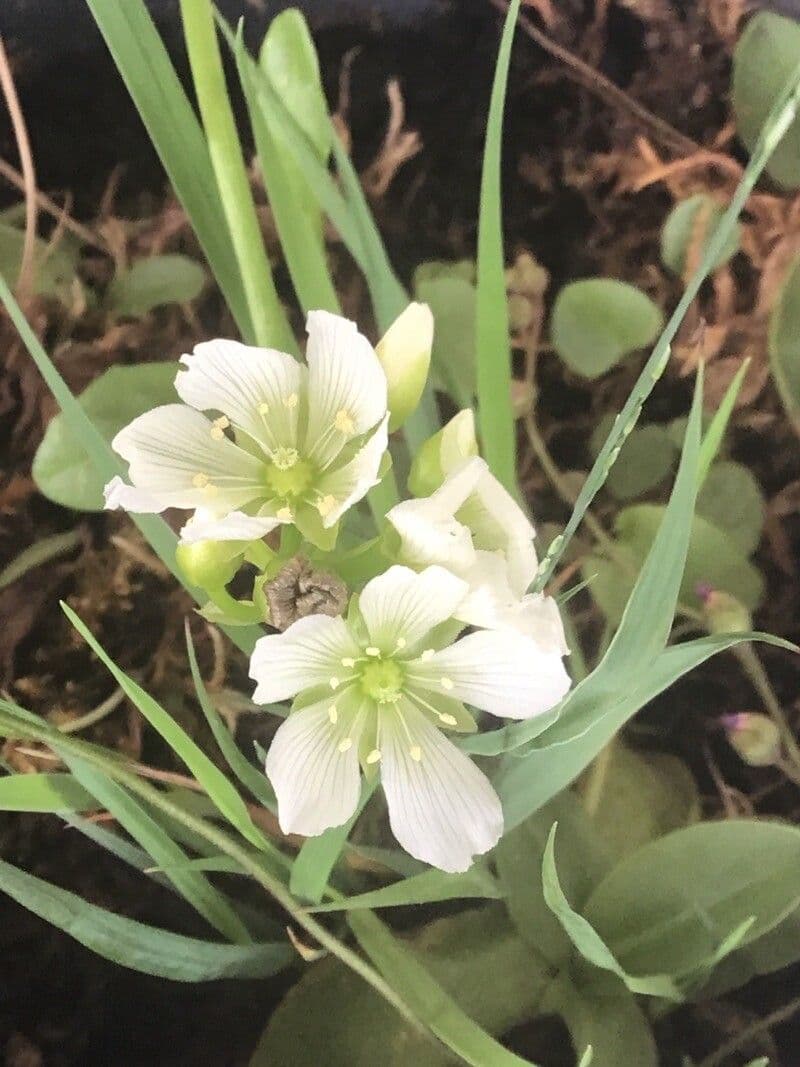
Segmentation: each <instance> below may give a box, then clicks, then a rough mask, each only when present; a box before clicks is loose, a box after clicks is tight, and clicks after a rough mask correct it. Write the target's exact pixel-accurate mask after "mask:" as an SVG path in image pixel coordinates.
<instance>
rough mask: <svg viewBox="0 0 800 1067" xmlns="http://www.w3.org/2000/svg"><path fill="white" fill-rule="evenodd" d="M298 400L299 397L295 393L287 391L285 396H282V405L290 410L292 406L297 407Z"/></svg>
mask: <svg viewBox="0 0 800 1067" xmlns="http://www.w3.org/2000/svg"><path fill="white" fill-rule="evenodd" d="M299 400H300V398H299V397H298V395H297V393H289V395H288V396H285V397H284V398H283V406H284V407H285V408H288V409H289V410H290V411H291V410H292V408H296V407H297V404H298V402H299Z"/></svg>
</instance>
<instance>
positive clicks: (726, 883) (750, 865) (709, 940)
mask: <svg viewBox="0 0 800 1067" xmlns="http://www.w3.org/2000/svg"><path fill="white" fill-rule="evenodd" d="M798 879H800V830H797V829H796V828H793V827H790V826H783V825H781V824H780V823H775V822H768V821H765V820H753V819H733V820H728V821H724V822H714V823H698V824H697V825H695V826H689V827H687V828H685V829H682V830H676V831H675V832H674V833H671V834H668V835H667V836H666V837H662V838H659V839H658V840H657V841H653V842H651V843H650V844H648V845H645V846H644V848H642V849H640V850H638V851H637V852H634V853H632V854H631V855H629V856H627V857H626V858H625V859H623V860H622V862H621V863H619V864H618V865H617V866H616V867H615V868H614V869H613V870H612V871H611V873H610V874H609V875H607V877H606V878H605V879H604V880H603V881H602V882H601V883H600V885H599V886H598V887H597V889H596V890H595V891H594V893H593V894H592V895H591V897H590V898H589V900H588V901H587V903H586V906H585V908H584V915H585V917H586V919H587V920H588V921H589V922H590V923H591V924H592V926H593V927H594V928H595V930H597V931H598V933H599V934H600V936H601V937H602V938H603V939H604V941H605V942H606V943H607V944H608V945H609V946H610V947H611V949H612V951H613V952H614V953H615V955H616V957H617V958H618V959H619V961H620V962H621V964H622V965H623V966H624V967H625V968H626V969H627V970H629V971H632V972H634V973H646V972H648V971H650V970H652V969H653V968H658V970H660V971H663V972H666V973H668V974H671V975H673V976H675V977H676V978H678V977H680V978H683V979H687V980H691V979H692V977H693V976H696V975H700V976H702V977H703V978H705V973H706V968H707V965H708V961H709V960H710V959H716V957H717V956H718V953H719V949H720V946H721V945H723V944H724V942H725V941H726V940H727V939H729V937H730V935H731V934H732V932H734V931H736V930H742V929H743V926H744V924H749V925H747V929H746V930H745V931H744V933H743V935H742V936H741V940H740V942H739V945H738V946H736V947H739V948H742V947H744V946H746V945H749V944H750V943H752V942H757V940H758V939H759V938H761V937H763V936H764V935H765V934H768V933H769V932H770V931H771V930H773V929H775V928H776V927H777V926H778V924H779V923H781V922H782V921H783V920H784V919H786V917H787V916H788V915H790V914H796V909H797V905H798V884H799V882H798ZM751 917H752V918H753V919H754V921H753V922H752V923H750V919H751Z"/></svg>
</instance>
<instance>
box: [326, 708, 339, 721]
mask: <svg viewBox="0 0 800 1067" xmlns="http://www.w3.org/2000/svg"><path fill="white" fill-rule="evenodd" d="M328 718H329V719H330V720H331V722H332V723H333V725H334V726H335V725H336V723H337V722H338V721H339V712H338V711H337V710H336V705H335V704H331V706H330V707H329V708H328Z"/></svg>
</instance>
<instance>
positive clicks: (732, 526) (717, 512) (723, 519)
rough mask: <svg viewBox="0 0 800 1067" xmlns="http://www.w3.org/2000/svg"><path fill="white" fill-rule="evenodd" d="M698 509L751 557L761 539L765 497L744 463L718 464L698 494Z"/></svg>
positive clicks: (724, 462) (699, 512)
mask: <svg viewBox="0 0 800 1067" xmlns="http://www.w3.org/2000/svg"><path fill="white" fill-rule="evenodd" d="M697 512H698V514H699V515H704V516H705V518H707V519H708V520H709V522H712V523H713V524H714V525H715V526H716V527H717V528H718V529H720V530H724V531H725V533H727V535H728V537H730V539H731V541H733V543H734V544H735V545H736V546H737V548H739V550H740V551H741V552H743V553H744V554H745V555H747V556H749V555H750V553H751V552H753V551H754V549H755V547H756V545H757V544H758V542H759V540H760V538H761V530H762V527H763V525H764V498H763V496H762V495H761V489H760V488H759V485H758V482H757V481H756V479H755V478H754V477H753V475H752V474H751V473H750V471H749V470H748V469H747V467H743V466H742V464H741V463H731V462H728V461H723V462H721V463H715V464H714V466H713V467H712V468H711V470H710V471H709V472H708V475H707V476H706V480H705V482H703V488H702V489H701V490H700V493H699V495H698V497H697Z"/></svg>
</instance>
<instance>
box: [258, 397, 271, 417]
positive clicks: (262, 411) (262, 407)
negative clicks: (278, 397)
mask: <svg viewBox="0 0 800 1067" xmlns="http://www.w3.org/2000/svg"><path fill="white" fill-rule="evenodd" d="M268 411H269V404H268V403H267V402H266V400H262V402H261V403H260V404H259V405H258V413H259V415H266V414H267V412H268Z"/></svg>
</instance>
